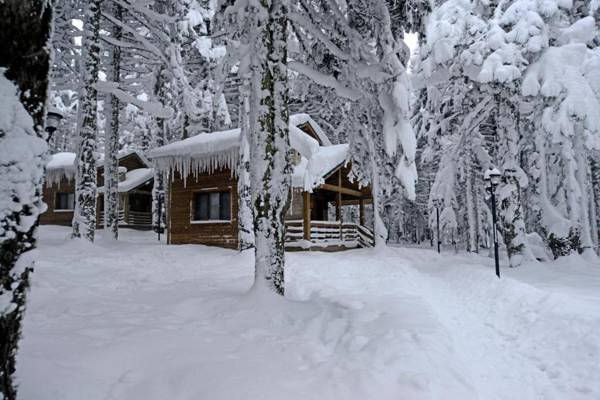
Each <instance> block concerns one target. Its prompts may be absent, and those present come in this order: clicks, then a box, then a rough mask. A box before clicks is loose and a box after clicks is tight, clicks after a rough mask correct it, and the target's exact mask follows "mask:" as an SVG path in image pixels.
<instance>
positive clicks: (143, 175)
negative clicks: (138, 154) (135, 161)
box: [98, 168, 154, 193]
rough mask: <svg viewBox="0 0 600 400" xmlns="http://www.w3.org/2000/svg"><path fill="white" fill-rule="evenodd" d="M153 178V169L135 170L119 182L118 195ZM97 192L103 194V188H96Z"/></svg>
mask: <svg viewBox="0 0 600 400" xmlns="http://www.w3.org/2000/svg"><path fill="white" fill-rule="evenodd" d="M152 178H154V169H152V168H137V169H133V170H131V171H128V172H127V173H126V174H125V180H124V181H122V182H119V193H125V192H129V191H131V190H133V189H135V188H136V187H138V186H140V185H143V184H144V183H146V182H148V181H150V180H151V179H152ZM98 192H100V193H102V192H104V186H101V187H99V188H98Z"/></svg>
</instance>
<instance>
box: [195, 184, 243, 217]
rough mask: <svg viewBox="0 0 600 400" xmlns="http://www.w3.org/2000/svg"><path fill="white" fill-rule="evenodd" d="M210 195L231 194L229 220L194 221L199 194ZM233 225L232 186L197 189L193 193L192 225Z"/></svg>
mask: <svg viewBox="0 0 600 400" xmlns="http://www.w3.org/2000/svg"><path fill="white" fill-rule="evenodd" d="M202 193H206V194H210V193H229V219H206V220H204V219H194V216H195V214H196V213H195V211H196V198H197V195H198V194H202ZM231 223H233V194H232V186H227V187H211V188H204V189H197V190H193V191H192V198H191V199H190V224H192V225H210V224H214V225H225V224H231Z"/></svg>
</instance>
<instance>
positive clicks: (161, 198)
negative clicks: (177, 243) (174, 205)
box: [156, 192, 165, 242]
mask: <svg viewBox="0 0 600 400" xmlns="http://www.w3.org/2000/svg"><path fill="white" fill-rule="evenodd" d="M164 201H165V194H164V192H159V193H158V210H157V211H158V218H157V219H158V228H157V229H156V230H157V233H158V241H159V242H160V234H161V233H162V232H161V231H162V214H163V204H164Z"/></svg>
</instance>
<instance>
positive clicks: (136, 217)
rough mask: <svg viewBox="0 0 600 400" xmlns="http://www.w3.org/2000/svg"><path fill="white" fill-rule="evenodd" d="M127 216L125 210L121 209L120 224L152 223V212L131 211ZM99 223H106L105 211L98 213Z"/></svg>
mask: <svg viewBox="0 0 600 400" xmlns="http://www.w3.org/2000/svg"><path fill="white" fill-rule="evenodd" d="M127 214H128V215H127V218H125V211H124V210H119V225H138V226H139V225H148V226H149V225H152V213H151V212H140V211H129V212H128V213H127ZM98 225H104V213H103V212H101V213H99V215H98Z"/></svg>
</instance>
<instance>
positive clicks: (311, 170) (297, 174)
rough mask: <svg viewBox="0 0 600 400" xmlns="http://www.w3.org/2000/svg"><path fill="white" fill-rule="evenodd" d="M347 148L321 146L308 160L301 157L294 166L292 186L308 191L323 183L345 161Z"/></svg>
mask: <svg viewBox="0 0 600 400" xmlns="http://www.w3.org/2000/svg"><path fill="white" fill-rule="evenodd" d="M348 148H349V146H348V145H347V144H336V145H332V146H321V147H320V148H319V151H318V152H316V153H315V154H314V155H313V157H311V158H310V159H306V158H305V157H302V159H301V161H300V163H299V164H298V165H296V166H294V170H293V172H292V186H293V187H302V188H305V189H307V190H310V189H313V188H315V187H317V186H319V185H321V184H322V183H325V178H326V177H327V175H328V174H329V173H330V172H331V171H333V170H334V169H336V168H337V167H338V166H340V165H342V164H343V163H344V162H345V161H346V159H347V157H348Z"/></svg>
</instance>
